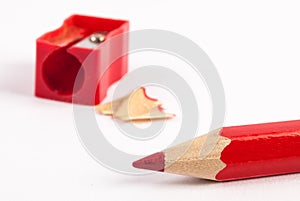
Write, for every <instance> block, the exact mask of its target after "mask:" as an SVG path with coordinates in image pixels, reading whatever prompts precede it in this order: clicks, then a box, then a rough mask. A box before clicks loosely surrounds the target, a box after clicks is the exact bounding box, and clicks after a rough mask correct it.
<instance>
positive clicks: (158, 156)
mask: <svg viewBox="0 0 300 201" xmlns="http://www.w3.org/2000/svg"><path fill="white" fill-rule="evenodd" d="M132 166H133V167H135V168H139V169H145V170H153V171H160V172H163V171H164V168H165V154H164V152H157V153H155V154H152V155H150V156H146V157H144V158H142V159H139V160H137V161H135V162H133V163H132Z"/></svg>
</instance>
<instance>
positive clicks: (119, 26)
mask: <svg viewBox="0 0 300 201" xmlns="http://www.w3.org/2000/svg"><path fill="white" fill-rule="evenodd" d="M128 30H129V22H128V21H126V20H114V19H106V18H97V17H89V16H82V15H73V16H70V17H69V18H67V19H66V20H65V21H64V23H63V25H62V26H61V27H60V28H58V29H56V30H54V31H51V32H48V33H46V34H44V35H42V36H41V37H39V38H38V39H37V40H36V77H35V79H36V80H35V95H36V96H37V97H41V98H47V99H52V100H58V101H64V102H72V103H77V104H84V105H97V104H99V103H100V102H101V101H102V100H103V99H104V97H105V96H106V92H107V89H108V87H109V86H110V85H111V84H113V83H114V82H115V81H118V80H119V79H120V78H122V76H123V75H124V74H125V73H127V70H128V62H127V61H128V60H127V55H126V54H125V55H123V56H121V57H119V58H118V59H117V60H115V61H114V62H112V63H111V64H109V66H108V67H107V66H103V65H108V64H106V63H107V62H101V61H102V60H105V59H107V58H109V57H110V56H111V55H116V54H120V55H121V52H124V51H125V52H126V50H127V49H128V38H126V36H124V37H122V33H125V32H128ZM116 36H119V37H118V38H119V39H118V40H117V41H114V45H113V47H111V48H110V47H109V43H108V44H106V45H105V46H104V43H105V42H106V41H107V40H109V39H111V38H114V37H116ZM107 45H108V46H107ZM102 46H103V47H102ZM75 83H76V84H75ZM74 96H76V97H77V98H76V99H74V98H73V97H74ZM91 97H92V98H91Z"/></svg>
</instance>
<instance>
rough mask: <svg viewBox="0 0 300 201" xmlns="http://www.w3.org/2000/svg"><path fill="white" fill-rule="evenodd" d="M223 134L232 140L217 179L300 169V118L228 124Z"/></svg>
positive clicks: (222, 179) (290, 171) (223, 154)
mask: <svg viewBox="0 0 300 201" xmlns="http://www.w3.org/2000/svg"><path fill="white" fill-rule="evenodd" d="M221 136H224V137H227V138H230V139H231V140H232V141H231V143H230V144H229V145H228V146H227V147H226V148H225V149H224V150H223V152H222V155H221V160H222V161H223V162H224V163H226V165H227V166H226V167H225V168H224V169H223V170H222V171H220V172H219V174H217V176H216V179H217V180H221V181H225V180H235V179H243V178H252V177H261V176H270V175H278V174H288V173H296V172H300V120H296V121H286V122H276V123H265V124H254V125H245V126H234V127H224V128H223V130H222V132H221Z"/></svg>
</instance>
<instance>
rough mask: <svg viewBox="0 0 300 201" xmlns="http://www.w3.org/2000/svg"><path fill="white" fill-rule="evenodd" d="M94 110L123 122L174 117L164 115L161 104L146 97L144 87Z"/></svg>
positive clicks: (167, 114) (172, 115)
mask: <svg viewBox="0 0 300 201" xmlns="http://www.w3.org/2000/svg"><path fill="white" fill-rule="evenodd" d="M96 110H97V111H98V112H99V113H100V114H103V115H110V116H113V117H114V118H117V119H120V120H123V121H148V120H158V119H169V118H172V117H174V116H175V115H174V114H169V113H165V112H164V111H163V108H162V104H161V103H160V102H159V101H158V100H156V99H152V98H150V97H148V96H147V94H146V91H145V88H144V87H140V88H138V89H137V90H135V91H133V92H132V93H130V94H129V95H126V96H124V97H122V98H120V99H117V100H115V101H113V102H109V103H106V104H102V105H98V106H96Z"/></svg>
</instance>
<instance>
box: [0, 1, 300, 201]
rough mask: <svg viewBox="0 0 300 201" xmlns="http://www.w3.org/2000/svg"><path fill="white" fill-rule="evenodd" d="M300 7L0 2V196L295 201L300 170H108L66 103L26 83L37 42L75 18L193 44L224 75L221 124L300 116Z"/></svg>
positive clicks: (26, 199) (30, 81)
mask: <svg viewBox="0 0 300 201" xmlns="http://www.w3.org/2000/svg"><path fill="white" fill-rule="evenodd" d="M299 10H300V3H299V1H296V0H295V1H291V0H285V1H274V0H273V1H271V0H270V1H266V0H253V1H247V2H246V1H238V0H228V1H216V0H211V1H206V2H204V1H193V2H191V1H175V0H165V1H158V0H153V1H133V0H127V1H121V0H119V1H117V0H110V1H92V0H85V1H79V0H73V1H62V0H60V1H58V0H57V1H55V0H52V1H45V2H44V1H38V0H27V1H21V0H19V1H17V0H10V1H5V2H4V1H2V3H1V6H0V25H1V29H0V30H1V37H0V101H1V102H0V103H1V104H0V122H1V123H0V125H1V127H0V128H1V134H0V200H1V201H8V200H14V201H17V200H24V201H38V200H51V201H53V200H56V201H59V200H72V201H77V200H78V201H79V200H145V201H150V200H171V199H172V200H174V201H175V200H184V199H185V200H191V201H192V200H197V201H199V200H221V199H222V200H298V199H299V198H298V197H299V185H300V174H293V175H285V176H278V177H269V178H260V179H251V180H243V181H235V182H226V183H215V182H208V181H204V180H199V179H193V178H186V177H182V176H175V175H167V174H164V175H162V174H152V175H148V176H128V175H122V174H118V173H115V172H112V171H110V170H108V169H105V168H104V167H102V166H100V165H99V164H98V163H97V162H95V161H94V160H93V159H92V158H91V157H90V156H89V155H88V154H87V153H86V151H85V150H84V148H83V147H82V146H81V144H80V141H79V139H78V137H77V134H76V129H75V125H74V122H73V113H72V105H71V104H66V103H60V102H55V101H48V100H42V99H38V98H35V97H34V96H33V87H34V71H35V66H34V62H35V39H36V38H37V37H38V36H40V35H41V34H43V33H45V32H47V31H50V30H52V29H54V28H57V27H58V26H60V24H61V23H62V21H63V19H65V18H66V17H68V16H69V15H71V14H73V13H80V14H87V15H95V16H103V17H112V18H120V19H128V20H130V22H131V30H138V29H145V28H154V29H165V30H169V31H174V32H177V33H179V34H182V35H184V36H186V37H188V38H190V39H192V40H193V41H195V42H196V43H197V44H198V45H199V46H200V47H201V48H202V49H203V50H204V51H206V53H207V54H208V55H209V56H210V58H211V59H212V61H213V62H214V64H215V65H216V67H217V69H218V72H219V74H220V76H221V78H222V81H223V85H224V88H225V93H226V101H227V109H226V120H225V125H226V126H229V125H238V124H248V123H258V122H268V121H280V120H292V119H299V116H300V107H299V102H300V93H299V86H300V80H299V74H300V71H299V67H300V59H299V58H300V57H299V55H300V37H299V36H300V26H299V22H300V12H299ZM139 58H140V59H142V57H139ZM136 62H137V63H138V59H137V61H136ZM143 64H147V63H143ZM161 94H163V93H161ZM153 96H155V93H154V94H153ZM162 98H163V97H162ZM200 99H201V98H200ZM174 108H176V107H174ZM174 112H175V113H176V111H174ZM177 112H178V111H177ZM179 116H180V115H179ZM98 118H102V117H98ZM104 121H107V122H108V121H111V119H109V118H106V120H104ZM178 123H179V121H178V120H176V119H174V120H172V121H170V124H174V125H177V124H178ZM170 135H171V134H170ZM123 148H126V146H125V147H123ZM131 151H135V152H137V151H138V150H131ZM151 151H152V150H151ZM141 153H142V152H141Z"/></svg>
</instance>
